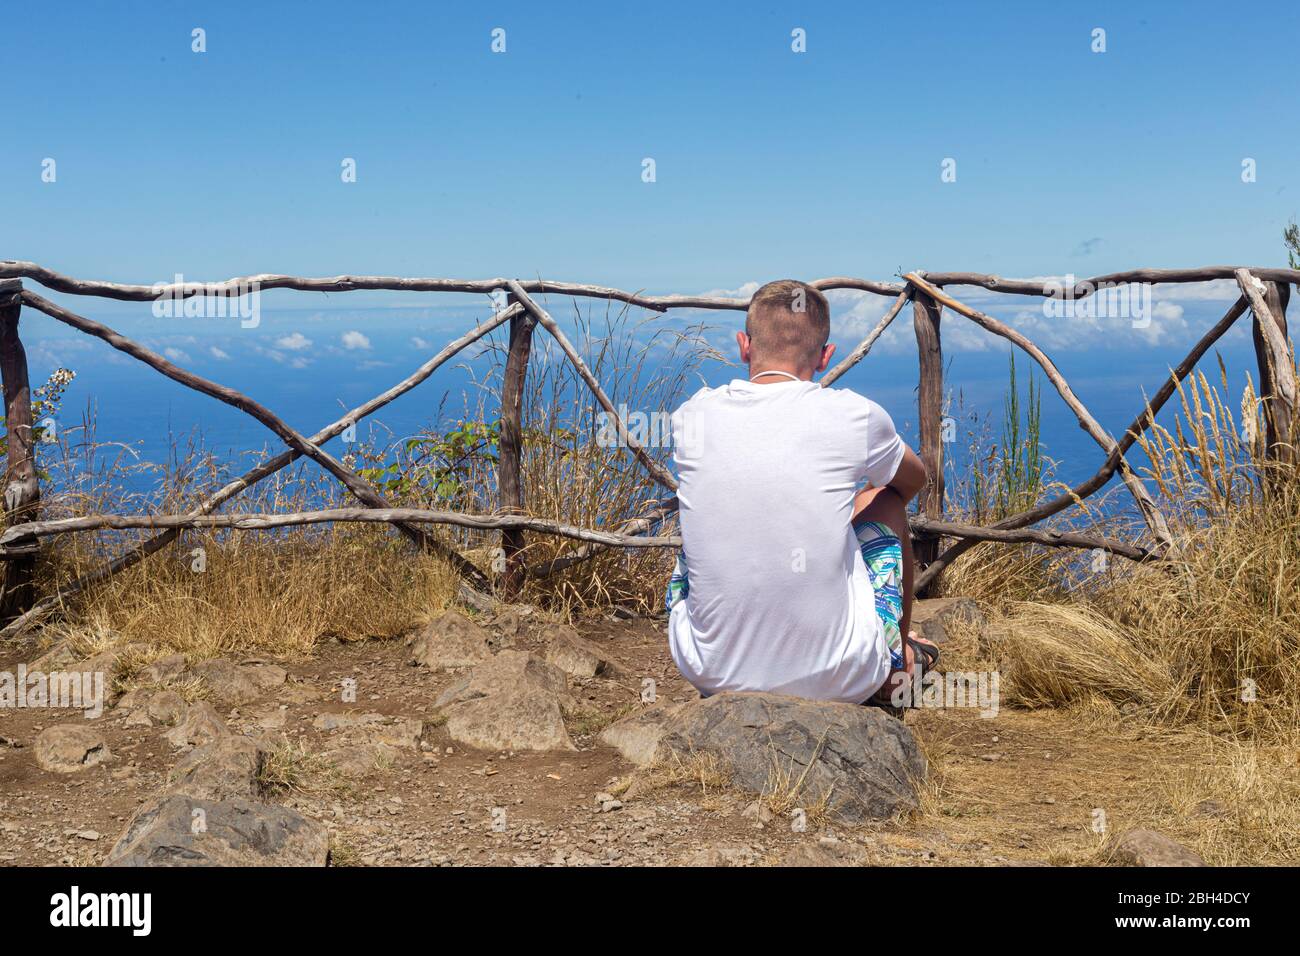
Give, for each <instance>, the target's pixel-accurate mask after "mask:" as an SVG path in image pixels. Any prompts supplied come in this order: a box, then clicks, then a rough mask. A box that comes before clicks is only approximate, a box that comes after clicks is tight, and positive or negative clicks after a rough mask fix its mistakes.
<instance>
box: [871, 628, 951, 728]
mask: <svg viewBox="0 0 1300 956" xmlns="http://www.w3.org/2000/svg"><path fill="white" fill-rule="evenodd" d="M907 637H908V639H907V640H905V641H904V642H903V666H902V668H891V669H890V671H889V676H888V677H886V678H885V682H884V683H883V684H881V685H880V690H878V691H876V692H875V694H873V695H872V697H871V703H873V704H880V705H881V706H885V707H890V708H893V707H894V702H893V701H894V691H895V690H896V689H897V688H899V687H903V686H906V685H907V684H910V683H911V682H912V681H913V679H914V678H915V677H916V676H917V675H918V673H920V674H922V675H923V674H924V673H925V671H926V670H927V669H928V661H929V660H936V659H937V658H938V656H939V648H938V645H936V644H935V643H934V642H933V641H928V640H926V639H925V638H924V637H921V636H920V635H919V634H917V633H916V631H908V632H907ZM914 644H922V645H924V646H925V647H928V648H933V649H934V655H933V657H929V658H927V657H926V655H925V654H923V653H918V652H917V650H916V648H915V647H914ZM899 709H901V708H899Z"/></svg>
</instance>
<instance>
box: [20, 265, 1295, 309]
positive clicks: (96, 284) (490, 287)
mask: <svg viewBox="0 0 1300 956" xmlns="http://www.w3.org/2000/svg"><path fill="white" fill-rule="evenodd" d="M1238 268H1241V267H1240V266H1200V267H1197V268H1191V269H1131V270H1129V271H1127V272H1113V273H1110V274H1108V275H1101V276H1094V277H1092V278H1089V279H1080V280H1078V281H1076V283H1075V284H1074V286H1073V288H1071V289H1063V294H1065V295H1068V296H1070V297H1072V298H1076V299H1079V298H1084V297H1086V296H1088V295H1090V294H1092V293H1093V292H1094V291H1096V290H1097V288H1098V287H1104V286H1114V285H1125V284H1128V283H1148V284H1150V283H1158V282H1159V283H1185V282H1208V281H1212V280H1215V279H1232V278H1234V274H1235V272H1236V270H1237V269H1238ZM1250 271H1251V273H1253V274H1254V275H1256V276H1258V277H1259V278H1261V279H1264V280H1265V281H1268V282H1288V283H1300V270H1296V269H1272V268H1269V269H1264V268H1251V269H1250ZM3 278H14V279H21V278H28V279H33V280H35V281H36V282H39V283H40V284H41V285H43V286H45V287H46V288H48V289H53V290H54V291H56V292H66V293H70V294H72V295H97V296H103V297H104V298H109V299H120V300H125V301H132V302H150V301H153V300H154V299H157V298H159V297H160V296H167V297H180V298H188V297H191V296H194V295H214V296H227V295H243V294H247V293H248V292H250V291H252V289H253V288H254V287H255V288H257V289H259V290H268V289H296V290H298V291H302V292H353V291H358V290H391V291H404V292H461V293H481V294H490V293H492V292H494V291H496V290H498V289H504V288H505V287H506V280H505V279H500V278H497V279H437V278H404V277H400V276H354V275H338V276H326V277H315V278H313V277H307V276H290V275H279V274H274V273H263V274H260V275H249V276H239V277H236V278H232V279H225V280H222V281H219V282H182V283H175V282H172V283H158V284H156V285H132V284H129V283H120V282H103V281H97V280H89V279H76V278H73V277H71V276H67V275H64V274H62V273H59V272H55V271H54V270H53V269H47V268H46V267H44V266H41V265H38V264H37V263H35V262H23V261H20V260H14V259H6V260H3V261H0V279H3ZM926 278H927V279H928V280H929V281H930V282H932V283H933V284H934V285H936V286H940V287H942V286H949V285H969V286H978V287H981V288H984V289H988V290H990V291H992V292H1003V293H1007V294H1011V295H1038V296H1041V295H1046V294H1047V287H1048V285H1049V283H1050V282H1051V280H1045V279H1004V278H1002V277H1001V276H996V275H987V274H984V273H978V272H934V273H928V274H927V275H926ZM809 285H811V286H813V287H814V288H816V289H820V290H821V291H823V292H827V291H831V290H834V289H857V290H860V291H863V292H870V293H873V294H875V295H891V296H892V295H898V294H899V293H900V292H902V291H903V289H904V286H903V285H901V284H899V283H894V282H880V281H875V280H871V279H858V278H849V277H845V276H832V277H828V278H825V279H816V280H814V281H813V282H810V283H809ZM523 286H524V288H525V289H527V290H528V291H529V292H531V293H535V294H538V295H541V294H545V293H555V294H557V295H566V296H580V297H588V298H597V299H613V300H616V301H620V302H626V303H628V304H629V305H637V306H641V307H643V308H647V309H652V310H654V311H658V312H663V311H666V310H668V309H731V310H737V311H741V312H743V311H744V310H746V309H747V308H749V300H748V299H739V298H727V297H724V296H698V295H661V296H651V295H642V294H640V293H636V292H627V291H625V290H622V289H613V288H609V287H607V286H599V285H587V284H584V283H576V282H552V281H547V280H541V279H538V280H530V281H525V282H524V283H523Z"/></svg>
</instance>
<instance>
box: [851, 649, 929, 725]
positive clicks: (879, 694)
mask: <svg viewBox="0 0 1300 956" xmlns="http://www.w3.org/2000/svg"><path fill="white" fill-rule="evenodd" d="M906 640H907V643H908V645H909V646H910V647H911V648H912V666H913V668H915V669H916V673H915V674H913V675H912V677H911V680H913V681H915V680H924V679H925V675H926V674H928V673H930V671H932V670H934V668H935V665H937V664H938V663H939V648H938V647H936V646H935V645H934V644H931V643H929V642H928V641H920V640H917V638H916V632H915V631H909V632H908V634H907V638H906ZM901 673H906V672H905V671H890V673H889V677H890V678H892V677H893V676H894V675H895V674H901ZM890 683H891V680H890V679H886V680H885V684H884V686H882V687H881V688H880V689H879V690H878V691H876V692H875V693H874V694H872V695H871V697H869V698H868V699H867V700H865V701H864V702H863V704H864V706H867V707H879V708H880V709H881V710H885V711H888V712H889V713H890V714H892V715H893V716H894V717H897V718H898V719H899V720H902V719H903V711H905V710H915V709H916V707H917V704H916V703H915V702H912V703H910V704H908V705H906V706H903V707H900V706H898V705H897V704H895V703H894V701H893V689H892V688H891V687H890V686H889V685H890Z"/></svg>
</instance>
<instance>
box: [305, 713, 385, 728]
mask: <svg viewBox="0 0 1300 956" xmlns="http://www.w3.org/2000/svg"><path fill="white" fill-rule="evenodd" d="M383 722H384V715H383V714H353V713H343V714H317V715H316V718H315V720H313V721H312V722H311V725H312V726H313V727H315V728H316V729H317V730H331V731H332V730H347V729H350V728H353V727H367V726H371V725H374V724H381V723H383Z"/></svg>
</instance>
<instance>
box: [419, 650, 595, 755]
mask: <svg viewBox="0 0 1300 956" xmlns="http://www.w3.org/2000/svg"><path fill="white" fill-rule="evenodd" d="M436 706H438V707H439V708H442V710H443V713H444V715H445V716H446V718H447V725H446V728H447V733H448V734H449V735H450V736H451V738H452V740H455V741H456V742H457V743H461V744H465V745H466V746H469V747H478V748H480V749H482V750H574V749H576V748H575V747H574V746H573V741H571V740H570V739H569V734H568V731H567V730H566V729H565V726H564V713H565V711H566V710H572V709H573V708H574V706H575V702H574V700H573V698H571V697H570V696H569V693H568V679H567V678H566V677H565V676H564V672H563V671H561V670H560V669H559V668H557V667H555V666H554V665H553V664H548V663H547V662H546V661H544V660H542V659H541V658H539V657H537V656H536V655H534V654H530V653H529V652H527V651H502V652H501V653H500V654H498V655H496V656H495V657H493V658H492V659H491V660H488V661H484V662H483V663H482V664H479V665H478V666H477V667H475V668H474V670H473V671H472V672H471V673H470V676H469V677H467V678H465V679H464V680H462V681H460V682H459V683H457V684H455V685H453V686H451V687H449V688H448V689H447V690H446V691H444V692H443V693H442V695H441V696H439V697H438V700H437V702H436Z"/></svg>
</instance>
